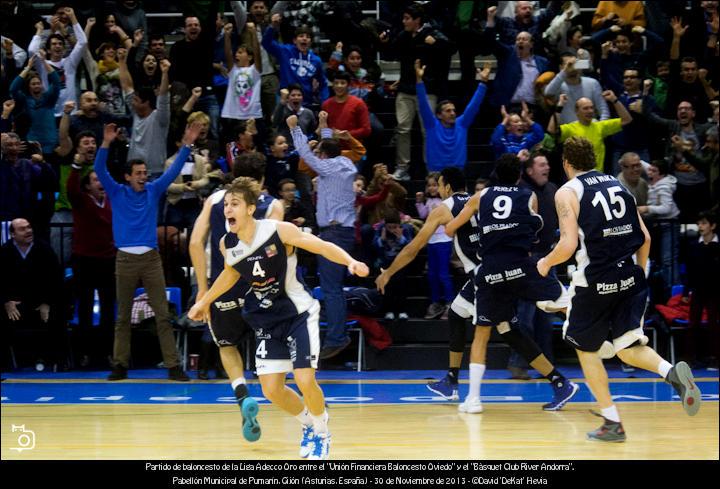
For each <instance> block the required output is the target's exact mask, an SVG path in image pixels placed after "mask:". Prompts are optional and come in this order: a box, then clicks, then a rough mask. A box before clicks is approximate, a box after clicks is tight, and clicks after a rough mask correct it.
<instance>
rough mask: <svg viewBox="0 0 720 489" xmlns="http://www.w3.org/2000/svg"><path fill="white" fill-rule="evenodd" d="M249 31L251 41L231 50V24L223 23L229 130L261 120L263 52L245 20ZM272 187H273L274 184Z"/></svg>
mask: <svg viewBox="0 0 720 489" xmlns="http://www.w3.org/2000/svg"><path fill="white" fill-rule="evenodd" d="M245 29H247V31H248V32H249V34H250V35H249V36H248V37H249V38H250V39H251V42H252V44H251V45H250V46H246V45H244V44H243V45H240V46H239V47H238V48H237V50H236V51H235V55H234V56H233V53H232V46H231V39H230V36H231V35H232V30H233V25H232V24H225V27H223V30H224V35H225V59H226V62H227V66H228V67H232V69H231V70H230V73H229V75H228V78H229V80H228V86H227V94H226V95H225V103H224V104H223V108H222V117H223V118H224V119H229V120H228V121H227V122H228V123H227V124H224V126H225V127H228V128H229V129H230V131H232V132H230V134H232V133H236V130H237V122H238V121H250V120H260V121H261V120H262V116H263V113H262V106H261V105H260V93H261V83H262V74H261V73H262V56H258V55H257V54H259V53H260V46H259V44H258V41H257V36H256V34H255V25H254V24H252V23H247V24H245ZM273 191H274V187H273Z"/></svg>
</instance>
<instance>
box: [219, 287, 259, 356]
mask: <svg viewBox="0 0 720 489" xmlns="http://www.w3.org/2000/svg"><path fill="white" fill-rule="evenodd" d="M245 290H247V289H246V288H242V287H238V286H237V285H235V286H233V287H232V288H231V289H230V290H228V291H227V292H225V293H224V294H223V295H221V296H220V297H218V298H217V299H215V300H214V301H213V303H212V304H211V305H210V323H209V324H208V326H209V327H210V334H211V335H212V337H213V340H214V341H215V344H216V345H217V346H237V345H239V344H240V343H242V341H243V340H244V339H245V337H246V336H248V335H249V333H250V331H251V328H250V326H249V325H248V324H247V322H246V321H245V319H243V317H242V306H243V304H244V302H245V300H244V297H245Z"/></svg>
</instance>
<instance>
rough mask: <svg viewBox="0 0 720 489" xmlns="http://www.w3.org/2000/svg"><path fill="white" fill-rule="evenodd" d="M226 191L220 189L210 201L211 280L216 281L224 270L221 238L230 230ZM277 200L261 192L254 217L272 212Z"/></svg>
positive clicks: (263, 217)
mask: <svg viewBox="0 0 720 489" xmlns="http://www.w3.org/2000/svg"><path fill="white" fill-rule="evenodd" d="M225 192H226V190H219V191H217V192H215V193H214V194H212V195H211V196H210V201H211V202H212V203H213V206H212V209H210V239H209V240H208V241H209V243H208V246H209V247H210V280H211V282H214V281H215V279H217V278H218V275H220V274H221V273H222V271H223V266H224V263H225V262H224V260H223V256H222V254H221V253H220V240H221V239H222V237H223V236H225V234H227V233H228V231H230V228H229V227H228V225H227V220H226V219H225V212H224V208H225ZM274 201H275V197H273V196H271V195H266V194H260V197H258V200H257V203H256V204H255V207H256V209H255V212H254V213H253V217H254V218H255V219H265V218H267V216H268V215H270V213H271V212H272V203H273V202H274Z"/></svg>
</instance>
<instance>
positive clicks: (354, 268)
mask: <svg viewBox="0 0 720 489" xmlns="http://www.w3.org/2000/svg"><path fill="white" fill-rule="evenodd" d="M277 230H278V234H279V235H280V239H281V240H282V242H283V243H285V244H286V245H290V246H295V247H296V248H301V249H303V250H306V251H309V252H310V253H315V254H316V255H320V256H322V257H324V258H325V259H327V260H330V261H331V262H335V263H338V264H340V265H345V266H346V267H348V270H349V271H350V273H352V274H353V275H358V276H360V277H367V275H368V273H370V271H369V270H368V266H367V265H366V264H364V263H363V262H360V261H356V260H355V259H353V257H352V256H350V255H349V254H348V253H347V252H346V251H345V250H343V249H342V248H340V247H339V246H336V245H334V244H332V243H329V242H327V241H323V240H322V239H320V238H318V237H317V236H315V235H313V234H310V233H304V232H302V231H300V228H298V227H297V226H295V225H294V224H291V223H289V222H279V223H277Z"/></svg>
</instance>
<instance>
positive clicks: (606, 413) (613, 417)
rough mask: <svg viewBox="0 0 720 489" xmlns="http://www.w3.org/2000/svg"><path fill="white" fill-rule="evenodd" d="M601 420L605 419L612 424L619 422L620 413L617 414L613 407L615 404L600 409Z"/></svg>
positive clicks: (615, 408)
mask: <svg viewBox="0 0 720 489" xmlns="http://www.w3.org/2000/svg"><path fill="white" fill-rule="evenodd" d="M600 411H601V412H602V415H603V418H605V419H607V420H608V421H612V422H614V423H619V422H620V413H618V410H617V407H615V404H613V405H612V406H610V407H609V408H605V409H601V410H600Z"/></svg>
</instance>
